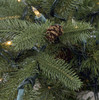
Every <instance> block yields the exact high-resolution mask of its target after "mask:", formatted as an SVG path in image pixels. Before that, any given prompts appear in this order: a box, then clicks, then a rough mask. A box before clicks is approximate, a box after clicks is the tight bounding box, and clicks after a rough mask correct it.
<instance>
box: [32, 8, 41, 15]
mask: <svg viewBox="0 0 99 100" xmlns="http://www.w3.org/2000/svg"><path fill="white" fill-rule="evenodd" d="M32 11H33V12H34V13H35V15H36V16H37V17H40V16H41V13H40V12H39V11H38V10H37V9H36V8H34V7H33V6H32Z"/></svg>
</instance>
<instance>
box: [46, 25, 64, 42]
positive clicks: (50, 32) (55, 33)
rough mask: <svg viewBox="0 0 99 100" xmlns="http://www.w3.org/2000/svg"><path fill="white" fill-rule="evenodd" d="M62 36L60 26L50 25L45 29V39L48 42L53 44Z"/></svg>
mask: <svg viewBox="0 0 99 100" xmlns="http://www.w3.org/2000/svg"><path fill="white" fill-rule="evenodd" d="M62 34H63V29H62V26H60V25H52V26H50V27H49V28H48V29H47V32H46V38H47V39H48V40H49V41H50V42H54V41H55V40H56V39H57V38H58V37H59V36H61V35H62Z"/></svg>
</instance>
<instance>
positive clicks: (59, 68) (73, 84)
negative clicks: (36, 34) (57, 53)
mask: <svg viewBox="0 0 99 100" xmlns="http://www.w3.org/2000/svg"><path fill="white" fill-rule="evenodd" d="M37 58H38V62H39V63H40V68H41V70H42V71H43V73H44V74H46V75H47V77H49V78H52V79H57V78H58V80H59V81H61V82H62V83H63V84H64V85H65V86H66V87H68V88H70V89H72V90H77V89H79V88H80V87H81V84H82V83H81V81H80V80H79V78H78V76H77V75H76V74H75V72H74V71H73V70H72V69H71V68H70V65H68V64H66V63H64V61H63V60H60V59H54V58H53V57H51V56H49V55H47V54H44V53H42V54H41V55H39V57H37Z"/></svg>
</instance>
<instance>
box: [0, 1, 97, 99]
mask: <svg viewBox="0 0 99 100" xmlns="http://www.w3.org/2000/svg"><path fill="white" fill-rule="evenodd" d="M53 2H54V0H21V2H18V1H17V0H0V100H15V99H16V98H17V94H18V90H17V88H18V86H19V85H20V84H21V82H22V81H23V80H24V79H26V78H28V77H30V76H34V75H35V74H37V73H38V78H37V79H36V84H35V85H38V87H37V88H35V87H31V86H30V85H26V86H25V87H24V89H25V93H24V97H23V98H24V100H77V98H76V92H80V91H82V90H84V89H85V90H86V89H88V87H89V86H91V87H90V88H89V89H90V90H92V91H93V90H94V89H96V88H95V87H94V86H93V84H94V83H95V84H96V85H97V86H98V85H99V82H97V83H96V81H95V79H97V80H98V81H99V77H98V76H99V20H98V18H99V5H98V4H99V1H98V0H94V1H93V0H62V1H61V0H59V1H58V3H57V4H56V5H55V6H54V7H55V10H54V11H55V14H56V16H58V17H56V18H54V17H52V16H51V15H50V11H51V9H52V8H51V7H53V6H52V5H53ZM31 6H34V7H36V8H37V9H38V10H39V11H40V13H42V14H43V15H44V16H45V17H46V19H47V21H46V22H45V23H41V22H37V21H35V20H34V19H35V14H34V13H33V11H32V10H31ZM24 13H25V14H24ZM23 15H25V16H24V17H25V18H24V20H23V19H22V16H23ZM59 17H62V18H65V19H66V21H64V22H63V21H61V20H60V19H58V18H59ZM55 24H59V25H61V26H62V28H63V34H62V35H61V36H60V37H58V38H57V39H56V41H55V42H54V43H50V41H48V40H47V38H46V32H47V29H48V28H49V27H50V26H51V25H55ZM51 31H52V30H51ZM54 31H55V30H54ZM54 31H53V32H52V33H53V34H55V32H54ZM55 35H57V34H55ZM51 38H52V37H51ZM7 41H11V42H12V45H7V44H6V43H7ZM86 80H88V82H86ZM81 87H82V88H81ZM98 90H99V88H98ZM95 93H97V91H96V90H95Z"/></svg>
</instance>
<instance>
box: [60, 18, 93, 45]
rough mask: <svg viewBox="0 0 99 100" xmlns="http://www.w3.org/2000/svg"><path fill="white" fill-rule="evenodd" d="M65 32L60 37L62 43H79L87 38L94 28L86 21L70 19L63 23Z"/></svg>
mask: <svg viewBox="0 0 99 100" xmlns="http://www.w3.org/2000/svg"><path fill="white" fill-rule="evenodd" d="M62 26H63V30H64V34H63V35H62V36H61V37H60V40H61V42H62V43H64V44H66V43H74V44H75V43H77V42H78V41H83V40H86V39H87V38H88V37H89V36H90V33H91V32H92V31H93V30H94V28H93V27H91V25H90V24H88V23H85V22H76V21H74V20H73V21H68V22H67V23H66V24H63V25H62Z"/></svg>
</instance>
